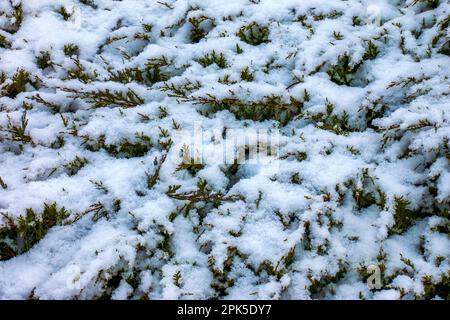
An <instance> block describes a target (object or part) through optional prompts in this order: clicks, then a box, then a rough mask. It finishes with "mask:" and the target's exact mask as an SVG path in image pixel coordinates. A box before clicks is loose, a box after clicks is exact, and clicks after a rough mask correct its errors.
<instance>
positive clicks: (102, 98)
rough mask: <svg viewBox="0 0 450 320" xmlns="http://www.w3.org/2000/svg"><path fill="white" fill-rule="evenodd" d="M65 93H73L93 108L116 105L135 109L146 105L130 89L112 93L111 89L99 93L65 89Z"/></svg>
mask: <svg viewBox="0 0 450 320" xmlns="http://www.w3.org/2000/svg"><path fill="white" fill-rule="evenodd" d="M64 91H67V92H70V93H73V97H74V98H81V99H85V100H86V101H87V102H88V103H90V104H91V105H92V107H93V108H104V107H108V106H114V105H115V106H120V107H122V108H133V107H136V106H138V105H141V104H144V102H145V101H144V99H143V98H141V97H140V96H139V95H138V94H137V93H136V92H134V91H133V90H132V89H131V88H128V89H127V91H126V92H122V91H111V90H109V89H104V90H98V91H79V90H75V89H69V88H65V89H64Z"/></svg>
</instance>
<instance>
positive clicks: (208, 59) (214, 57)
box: [198, 50, 227, 69]
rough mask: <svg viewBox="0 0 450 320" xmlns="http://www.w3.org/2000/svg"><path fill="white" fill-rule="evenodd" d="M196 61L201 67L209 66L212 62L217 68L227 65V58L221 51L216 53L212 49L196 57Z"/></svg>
mask: <svg viewBox="0 0 450 320" xmlns="http://www.w3.org/2000/svg"><path fill="white" fill-rule="evenodd" d="M198 63H200V64H201V65H202V66H203V67H207V66H210V65H212V64H216V65H217V66H218V67H219V68H222V69H223V68H226V67H227V60H226V58H225V55H224V54H223V53H220V54H217V53H216V51H214V50H213V52H212V53H211V54H209V53H208V54H206V55H204V56H203V57H201V58H200V59H198Z"/></svg>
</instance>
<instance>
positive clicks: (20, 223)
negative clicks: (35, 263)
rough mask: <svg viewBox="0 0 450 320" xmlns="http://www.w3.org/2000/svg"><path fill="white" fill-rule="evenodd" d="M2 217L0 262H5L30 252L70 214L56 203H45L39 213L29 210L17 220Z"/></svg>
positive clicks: (6, 216)
mask: <svg viewBox="0 0 450 320" xmlns="http://www.w3.org/2000/svg"><path fill="white" fill-rule="evenodd" d="M2 215H3V218H4V222H5V224H4V225H3V226H0V260H7V259H10V258H13V257H15V256H16V255H20V254H23V253H24V252H27V251H28V250H30V249H31V248H32V247H33V246H34V245H35V244H36V243H37V242H39V241H40V240H41V239H42V238H44V237H45V235H46V234H47V233H48V231H49V230H50V229H51V228H52V227H53V226H56V225H61V224H63V222H64V221H65V220H66V219H67V218H68V217H69V215H70V213H69V212H68V211H67V210H66V209H65V208H64V207H62V208H58V206H57V204H56V203H52V204H47V203H45V204H44V210H43V211H42V212H40V213H36V212H35V211H34V210H33V209H31V208H30V209H27V210H26V213H25V215H23V216H19V218H18V219H13V218H12V217H10V216H9V215H7V214H5V213H2Z"/></svg>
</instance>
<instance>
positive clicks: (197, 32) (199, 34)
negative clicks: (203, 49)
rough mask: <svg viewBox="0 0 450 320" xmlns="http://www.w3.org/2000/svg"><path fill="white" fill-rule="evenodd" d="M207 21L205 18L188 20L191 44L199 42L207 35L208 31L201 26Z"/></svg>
mask: <svg viewBox="0 0 450 320" xmlns="http://www.w3.org/2000/svg"><path fill="white" fill-rule="evenodd" d="M207 20H209V18H208V17H206V16H201V17H193V18H189V23H190V25H191V41H192V43H198V42H200V40H202V39H203V38H204V37H205V36H206V35H207V34H208V31H207V30H206V29H205V27H204V26H203V24H204V22H205V21H207Z"/></svg>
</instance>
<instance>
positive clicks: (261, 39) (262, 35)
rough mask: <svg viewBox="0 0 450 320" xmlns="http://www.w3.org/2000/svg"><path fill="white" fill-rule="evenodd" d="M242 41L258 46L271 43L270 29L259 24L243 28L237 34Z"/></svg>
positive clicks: (254, 23)
mask: <svg viewBox="0 0 450 320" xmlns="http://www.w3.org/2000/svg"><path fill="white" fill-rule="evenodd" d="M236 35H237V36H238V37H239V38H240V39H241V40H242V41H244V42H246V43H248V44H251V45H254V46H257V45H260V44H262V43H267V42H270V40H269V27H267V26H261V25H259V24H258V23H257V22H252V23H250V24H249V25H246V26H242V27H241V28H240V29H239V31H238V32H237V34H236Z"/></svg>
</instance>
